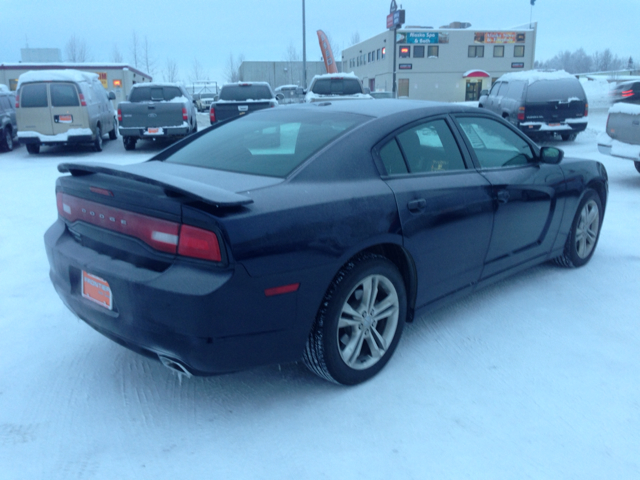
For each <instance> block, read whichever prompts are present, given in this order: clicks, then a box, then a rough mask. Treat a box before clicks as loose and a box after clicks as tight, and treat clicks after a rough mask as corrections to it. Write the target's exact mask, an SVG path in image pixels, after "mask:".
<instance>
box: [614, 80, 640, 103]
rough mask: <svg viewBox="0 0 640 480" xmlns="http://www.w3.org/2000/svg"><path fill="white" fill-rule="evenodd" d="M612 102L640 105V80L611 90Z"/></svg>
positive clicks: (619, 85)
mask: <svg viewBox="0 0 640 480" xmlns="http://www.w3.org/2000/svg"><path fill="white" fill-rule="evenodd" d="M611 101H612V103H616V102H625V103H640V80H631V81H629V82H622V83H619V84H618V85H616V86H615V87H614V88H613V89H612V90H611Z"/></svg>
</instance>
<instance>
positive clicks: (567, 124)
mask: <svg viewBox="0 0 640 480" xmlns="http://www.w3.org/2000/svg"><path fill="white" fill-rule="evenodd" d="M478 106H479V107H481V108H486V109H487V110H491V111H493V112H495V113H497V114H498V115H500V116H501V117H503V118H504V119H505V120H508V121H510V122H511V123H513V124H514V125H515V126H517V127H518V128H519V129H520V130H522V131H523V132H524V133H526V134H527V135H528V136H529V137H531V138H538V137H542V136H544V135H559V136H560V137H561V138H562V139H563V140H575V138H576V135H577V134H578V133H579V132H582V131H584V130H585V129H586V128H587V115H588V113H589V104H588V102H587V96H586V94H585V93H584V89H583V88H582V85H581V84H580V81H579V80H578V79H577V78H576V77H574V76H573V75H570V74H568V73H566V72H565V71H551V72H549V71H537V70H532V71H529V72H517V73H508V74H506V75H503V76H501V77H500V78H499V79H498V80H497V81H496V83H495V84H494V85H493V87H492V88H491V92H486V91H484V92H483V95H482V96H481V97H480V101H479V103H478Z"/></svg>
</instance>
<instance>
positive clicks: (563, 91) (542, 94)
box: [527, 78, 585, 102]
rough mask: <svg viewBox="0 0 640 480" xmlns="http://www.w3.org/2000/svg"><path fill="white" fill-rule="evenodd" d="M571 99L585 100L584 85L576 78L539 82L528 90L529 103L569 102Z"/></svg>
mask: <svg viewBox="0 0 640 480" xmlns="http://www.w3.org/2000/svg"><path fill="white" fill-rule="evenodd" d="M569 99H578V100H585V95H584V90H582V85H580V82H579V81H578V79H576V78H563V79H560V80H539V81H537V82H533V83H531V84H529V88H528V89H527V101H528V102H549V101H552V100H564V101H567V100H569Z"/></svg>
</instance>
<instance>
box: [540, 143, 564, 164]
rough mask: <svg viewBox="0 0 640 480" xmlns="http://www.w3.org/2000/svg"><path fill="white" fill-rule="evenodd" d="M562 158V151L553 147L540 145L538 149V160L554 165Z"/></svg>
mask: <svg viewBox="0 0 640 480" xmlns="http://www.w3.org/2000/svg"><path fill="white" fill-rule="evenodd" d="M563 158H564V152H563V151H562V150H560V149H559V148H555V147H542V148H541V149H540V161H541V162H542V163H550V164H552V165H556V164H558V163H560V162H561V161H562V159H563Z"/></svg>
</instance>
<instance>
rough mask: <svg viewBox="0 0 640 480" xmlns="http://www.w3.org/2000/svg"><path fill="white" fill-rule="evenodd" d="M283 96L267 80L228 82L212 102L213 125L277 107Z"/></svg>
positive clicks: (211, 118)
mask: <svg viewBox="0 0 640 480" xmlns="http://www.w3.org/2000/svg"><path fill="white" fill-rule="evenodd" d="M282 98H284V97H283V96H282V94H276V93H275V92H274V91H273V90H272V89H271V85H269V84H268V83H267V82H238V83H227V84H226V85H223V86H222V88H221V89H220V95H219V96H216V97H215V98H214V101H213V103H212V104H211V108H210V109H209V120H210V121H211V125H213V124H214V123H217V122H221V121H223V120H229V119H232V118H238V117H241V116H243V115H246V114H248V113H251V112H255V111H256V110H262V109H264V108H273V107H277V106H278V100H279V99H282Z"/></svg>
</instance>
